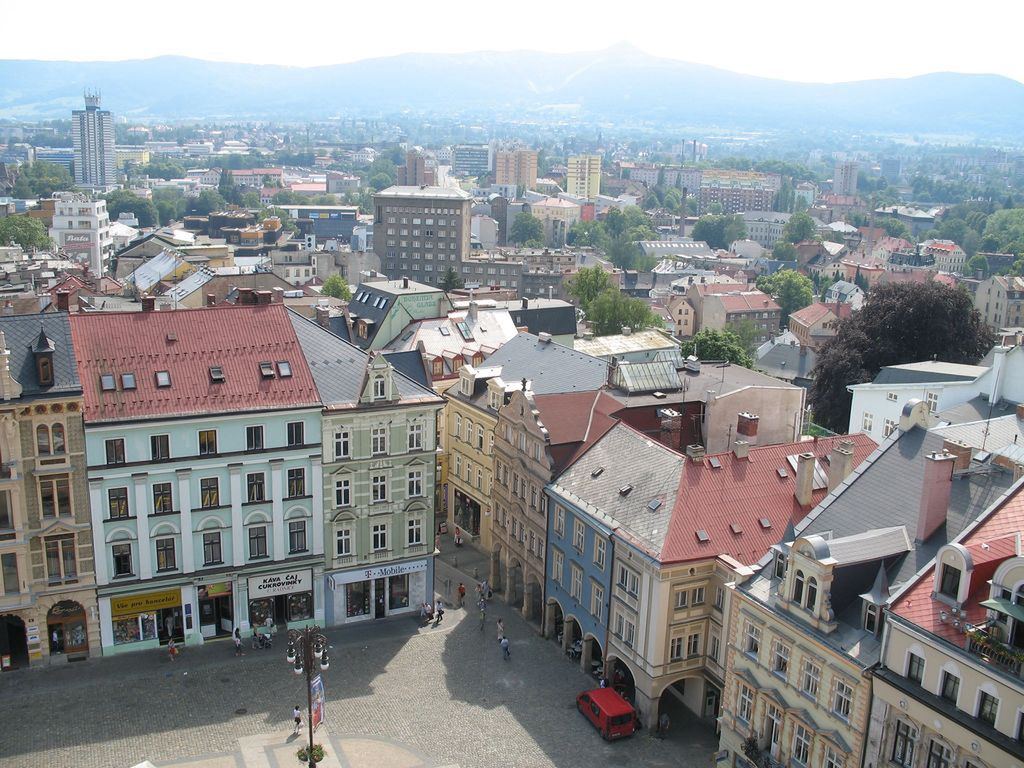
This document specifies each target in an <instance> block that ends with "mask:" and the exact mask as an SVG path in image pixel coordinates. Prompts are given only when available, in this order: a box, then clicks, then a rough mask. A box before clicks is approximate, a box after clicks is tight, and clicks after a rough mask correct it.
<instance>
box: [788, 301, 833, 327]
mask: <svg viewBox="0 0 1024 768" xmlns="http://www.w3.org/2000/svg"><path fill="white" fill-rule="evenodd" d="M828 315H832V316H833V317H835V316H836V315H835V312H833V311H832V307H831V306H830V305H828V304H824V303H822V302H820V301H816V302H815V303H814V304H811V305H810V306H807V307H804V308H803V309H800V310H797V311H796V312H794V313H793V314H791V315H790V316H789V321H790V322H793V321H794V320H795V321H796V322H798V323H800V324H801V325H805V326H807V327H808V328H810V327H811V326H812V325H814V324H815V323H816V322H818V321H819V320H821V319H823V318H825V317H826V316H828Z"/></svg>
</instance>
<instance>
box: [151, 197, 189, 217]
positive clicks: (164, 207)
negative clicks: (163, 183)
mask: <svg viewBox="0 0 1024 768" xmlns="http://www.w3.org/2000/svg"><path fill="white" fill-rule="evenodd" d="M186 204H187V201H186V200H185V196H184V195H183V194H182V193H181V190H178V189H156V190H153V205H154V206H156V210H157V213H158V214H159V215H160V225H161V226H166V225H167V224H170V223H171V222H172V221H180V220H181V217H182V216H184V215H185V206H186Z"/></svg>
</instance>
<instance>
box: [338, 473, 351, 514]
mask: <svg viewBox="0 0 1024 768" xmlns="http://www.w3.org/2000/svg"><path fill="white" fill-rule="evenodd" d="M351 503H352V481H351V480H349V479H348V478H347V477H346V478H342V479H341V480H335V481H334V505H335V506H336V507H347V506H349V505H350V504H351Z"/></svg>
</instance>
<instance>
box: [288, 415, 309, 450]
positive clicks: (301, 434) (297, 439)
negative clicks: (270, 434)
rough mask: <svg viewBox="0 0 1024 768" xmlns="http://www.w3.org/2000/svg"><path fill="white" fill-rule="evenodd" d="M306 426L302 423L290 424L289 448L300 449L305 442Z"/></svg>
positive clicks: (293, 422)
mask: <svg viewBox="0 0 1024 768" xmlns="http://www.w3.org/2000/svg"><path fill="white" fill-rule="evenodd" d="M305 432H306V430H305V425H304V424H303V423H302V422H301V421H289V422H288V447H289V448H298V447H300V446H301V445H303V443H304V442H305Z"/></svg>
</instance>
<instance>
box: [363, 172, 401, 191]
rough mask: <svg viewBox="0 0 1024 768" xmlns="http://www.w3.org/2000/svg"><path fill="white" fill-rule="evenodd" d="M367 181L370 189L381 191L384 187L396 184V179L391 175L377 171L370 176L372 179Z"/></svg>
mask: <svg viewBox="0 0 1024 768" xmlns="http://www.w3.org/2000/svg"><path fill="white" fill-rule="evenodd" d="M367 183H368V185H369V187H370V189H372V190H373V191H374V192H380V191H381V190H382V189H387V188H388V187H390V186H391V185H392V184H394V183H395V180H394V179H392V178H391V177H389V176H388V175H387V174H386V173H375V174H373V176H371V177H370V180H369V182H367Z"/></svg>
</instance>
